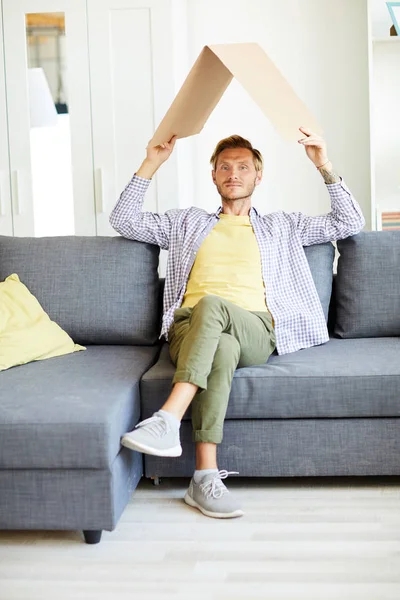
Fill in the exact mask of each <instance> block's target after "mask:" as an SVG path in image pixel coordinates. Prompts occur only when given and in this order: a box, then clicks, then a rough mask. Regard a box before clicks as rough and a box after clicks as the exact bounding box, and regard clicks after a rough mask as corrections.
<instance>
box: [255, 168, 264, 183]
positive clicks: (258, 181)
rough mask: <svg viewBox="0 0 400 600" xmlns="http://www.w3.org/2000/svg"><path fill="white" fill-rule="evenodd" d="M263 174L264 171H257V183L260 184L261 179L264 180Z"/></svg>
mask: <svg viewBox="0 0 400 600" xmlns="http://www.w3.org/2000/svg"><path fill="white" fill-rule="evenodd" d="M262 176H263V172H262V171H257V173H256V185H260V183H261V180H262Z"/></svg>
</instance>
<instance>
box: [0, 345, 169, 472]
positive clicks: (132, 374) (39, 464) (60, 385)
mask: <svg viewBox="0 0 400 600" xmlns="http://www.w3.org/2000/svg"><path fill="white" fill-rule="evenodd" d="M158 351H159V347H157V346H140V347H139V346H136V347H135V346H88V347H87V350H86V351H85V352H79V353H74V354H69V355H66V356H61V357H56V358H49V359H48V360H44V361H40V362H34V363H30V364H27V365H23V366H18V367H13V368H11V369H9V370H8V371H4V372H2V373H1V375H0V378H1V388H0V469H32V468H34V469H43V468H46V469H81V468H84V469H85V468H86V469H104V468H109V467H110V466H111V465H112V463H113V460H114V459H115V457H116V455H117V454H118V452H119V451H120V449H121V446H120V437H121V435H122V434H124V433H125V432H126V431H128V430H129V429H132V427H134V425H135V424H136V423H137V422H138V420H139V417H140V402H139V380H140V377H141V375H142V374H143V373H144V372H145V371H146V370H147V369H148V368H149V367H150V366H151V365H152V364H154V362H155V360H156V358H157V353H158Z"/></svg>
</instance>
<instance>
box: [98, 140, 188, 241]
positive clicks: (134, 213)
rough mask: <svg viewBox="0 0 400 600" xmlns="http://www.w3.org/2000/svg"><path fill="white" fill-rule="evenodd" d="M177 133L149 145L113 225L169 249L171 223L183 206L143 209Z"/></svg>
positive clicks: (130, 235)
mask: <svg viewBox="0 0 400 600" xmlns="http://www.w3.org/2000/svg"><path fill="white" fill-rule="evenodd" d="M175 142H176V136H174V137H172V138H171V139H170V140H169V142H165V143H164V144H160V145H159V146H155V147H152V148H149V147H148V148H147V149H146V158H145V159H144V161H143V163H142V164H141V166H140V168H139V169H138V171H137V172H136V173H135V175H134V176H133V177H132V179H131V181H130V182H129V183H128V185H127V186H126V188H125V189H124V191H123V192H122V194H121V196H120V197H119V200H118V202H117V204H116V205H115V207H114V209H113V210H112V212H111V214H110V224H111V226H112V227H113V228H114V229H115V230H116V231H117V232H118V233H120V234H121V235H122V236H124V237H126V238H129V239H131V240H137V241H138V242H148V243H149V244H156V245H157V246H160V248H163V249H164V250H168V248H169V239H170V233H171V224H172V219H173V217H174V215H175V214H176V213H177V212H179V209H173V210H168V211H167V212H166V213H165V214H163V215H159V214H157V213H152V212H143V211H142V206H143V200H144V196H145V193H146V190H147V188H148V187H149V185H150V182H151V178H152V177H153V175H154V174H155V173H156V171H157V170H158V169H159V167H160V166H161V165H162V164H163V163H164V162H165V161H166V160H167V159H168V158H169V157H170V155H171V153H172V151H173V149H174V146H175Z"/></svg>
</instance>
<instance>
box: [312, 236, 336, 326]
mask: <svg viewBox="0 0 400 600" xmlns="http://www.w3.org/2000/svg"><path fill="white" fill-rule="evenodd" d="M304 252H305V255H306V257H307V261H308V265H309V267H310V271H311V275H312V278H313V280H314V283H315V287H316V288H317V292H318V296H319V299H320V301H321V305H322V309H323V311H324V315H325V321H328V313H329V302H330V299H331V293H332V277H333V259H334V258H335V248H334V246H333V244H331V243H330V242H327V243H325V244H315V245H314V246H306V247H305V248H304Z"/></svg>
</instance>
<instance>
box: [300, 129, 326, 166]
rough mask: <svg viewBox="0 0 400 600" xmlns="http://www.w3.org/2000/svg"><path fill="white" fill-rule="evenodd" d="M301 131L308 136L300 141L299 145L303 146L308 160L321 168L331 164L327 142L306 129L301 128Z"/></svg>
mask: <svg viewBox="0 0 400 600" xmlns="http://www.w3.org/2000/svg"><path fill="white" fill-rule="evenodd" d="M299 130H300V131H301V132H302V133H304V135H305V136H306V137H304V138H301V139H300V140H299V144H303V146H304V147H305V149H306V154H307V156H308V158H309V159H310V160H311V161H312V162H313V163H314V165H315V166H316V167H320V166H322V165H323V164H325V163H327V162H329V158H328V152H327V149H326V142H325V140H324V139H322V137H321V136H320V135H317V134H316V133H314V132H313V131H311V130H310V129H307V128H306V127H299Z"/></svg>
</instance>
